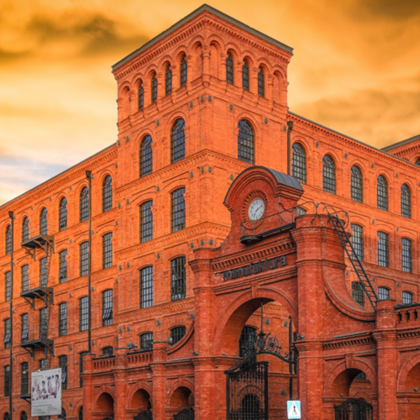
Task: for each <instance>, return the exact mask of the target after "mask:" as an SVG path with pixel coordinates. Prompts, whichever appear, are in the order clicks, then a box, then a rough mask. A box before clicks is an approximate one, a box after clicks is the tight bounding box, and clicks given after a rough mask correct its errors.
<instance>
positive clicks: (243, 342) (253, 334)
mask: <svg viewBox="0 0 420 420" xmlns="http://www.w3.org/2000/svg"><path fill="white" fill-rule="evenodd" d="M256 339H257V330H256V328H254V327H248V326H245V327H244V328H243V329H242V332H241V337H240V338H239V357H245V354H246V352H247V350H249V348H250V347H249V345H250V343H252V344H254V343H255V341H256Z"/></svg>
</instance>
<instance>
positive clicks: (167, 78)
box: [165, 64, 172, 95]
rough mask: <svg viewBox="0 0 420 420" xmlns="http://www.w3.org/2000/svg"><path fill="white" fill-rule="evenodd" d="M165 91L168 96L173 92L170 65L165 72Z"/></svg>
mask: <svg viewBox="0 0 420 420" xmlns="http://www.w3.org/2000/svg"><path fill="white" fill-rule="evenodd" d="M165 91H166V94H167V95H169V94H170V93H171V92H172V70H171V66H170V64H168V67H166V71H165Z"/></svg>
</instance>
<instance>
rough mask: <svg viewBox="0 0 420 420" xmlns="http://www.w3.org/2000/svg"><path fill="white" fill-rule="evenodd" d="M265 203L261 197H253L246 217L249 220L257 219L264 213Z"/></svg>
mask: <svg viewBox="0 0 420 420" xmlns="http://www.w3.org/2000/svg"><path fill="white" fill-rule="evenodd" d="M264 210H265V204H264V201H263V200H262V199H261V198H255V199H254V200H252V202H251V204H250V205H249V207H248V217H249V219H250V220H253V221H255V220H259V219H261V217H262V215H263V214H264Z"/></svg>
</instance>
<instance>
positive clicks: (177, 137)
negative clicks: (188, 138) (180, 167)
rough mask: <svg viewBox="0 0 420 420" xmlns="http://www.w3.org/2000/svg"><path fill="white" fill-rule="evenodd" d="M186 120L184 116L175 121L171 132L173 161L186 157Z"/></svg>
mask: <svg viewBox="0 0 420 420" xmlns="http://www.w3.org/2000/svg"><path fill="white" fill-rule="evenodd" d="M184 127H185V122H184V120H183V119H182V118H180V119H178V120H176V121H175V124H174V125H173V127H172V132H171V163H175V162H178V161H179V160H181V159H184V157H185V131H184Z"/></svg>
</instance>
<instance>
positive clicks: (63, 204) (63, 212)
mask: <svg viewBox="0 0 420 420" xmlns="http://www.w3.org/2000/svg"><path fill="white" fill-rule="evenodd" d="M59 228H60V230H64V229H66V228H67V199H66V198H62V199H61V201H60V209H59Z"/></svg>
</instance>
